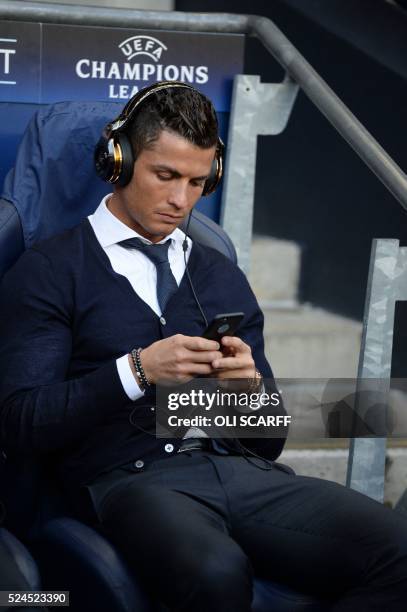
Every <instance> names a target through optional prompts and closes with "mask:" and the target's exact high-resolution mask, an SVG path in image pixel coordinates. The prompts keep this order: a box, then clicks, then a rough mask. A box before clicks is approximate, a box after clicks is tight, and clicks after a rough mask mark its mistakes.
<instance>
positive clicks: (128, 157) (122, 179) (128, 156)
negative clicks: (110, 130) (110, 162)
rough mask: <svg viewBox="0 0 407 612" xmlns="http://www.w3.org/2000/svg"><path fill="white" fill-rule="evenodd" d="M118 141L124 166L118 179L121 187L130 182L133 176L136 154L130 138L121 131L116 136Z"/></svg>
mask: <svg viewBox="0 0 407 612" xmlns="http://www.w3.org/2000/svg"><path fill="white" fill-rule="evenodd" d="M116 142H117V144H118V145H119V147H120V150H121V154H122V168H121V172H120V175H119V178H118V180H117V184H118V185H120V186H121V187H125V186H126V185H127V184H128V183H130V181H131V178H132V176H133V171H134V155H133V148H132V146H131V143H130V140H129V139H128V137H127V136H126V134H123V133H121V132H119V133H118V134H117V136H116Z"/></svg>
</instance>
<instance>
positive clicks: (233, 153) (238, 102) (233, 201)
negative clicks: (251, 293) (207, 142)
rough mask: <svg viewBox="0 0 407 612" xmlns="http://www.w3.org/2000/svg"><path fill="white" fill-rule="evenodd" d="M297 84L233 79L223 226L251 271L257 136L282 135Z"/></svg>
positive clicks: (247, 77)
mask: <svg viewBox="0 0 407 612" xmlns="http://www.w3.org/2000/svg"><path fill="white" fill-rule="evenodd" d="M297 92H298V85H297V84H296V83H295V82H294V81H293V80H292V79H291V78H290V77H289V76H286V78H285V79H284V81H283V82H282V83H261V82H260V77H259V76H257V75H256V76H254V75H253V76H252V75H246V74H245V75H238V76H236V77H235V80H234V87H233V96H232V107H231V113H230V123H229V135H228V149H227V155H226V168H225V177H224V186H223V195H222V206H221V225H222V227H223V228H224V229H225V230H226V231H227V233H228V234H229V236H230V237H231V239H232V241H233V243H234V245H235V247H236V251H237V256H238V262H239V266H240V267H241V268H242V270H243V271H244V272H245V273H246V274H247V273H248V271H249V261H250V247H251V237H252V226H253V206H254V187H255V178H256V176H255V175H256V153H257V136H258V135H264V136H273V135H276V134H280V133H281V132H282V131H283V130H284V128H285V127H286V125H287V122H288V119H289V117H290V114H291V111H292V108H293V106H294V102H295V98H296V96H297Z"/></svg>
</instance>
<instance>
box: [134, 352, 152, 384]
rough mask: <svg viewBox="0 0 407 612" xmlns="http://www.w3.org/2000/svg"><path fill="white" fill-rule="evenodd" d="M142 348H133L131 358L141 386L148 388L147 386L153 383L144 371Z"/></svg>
mask: <svg viewBox="0 0 407 612" xmlns="http://www.w3.org/2000/svg"><path fill="white" fill-rule="evenodd" d="M141 351H142V349H141V348H138V349H133V350H132V351H131V353H130V354H131V358H132V360H133V364H134V369H135V370H136V375H137V379H138V381H139V387H140V388H141V390H144V389H146V387H150V386H151V383H150V382H149V381H148V378H147V376H146V374H145V372H144V369H143V366H142V365H141V359H140V353H141Z"/></svg>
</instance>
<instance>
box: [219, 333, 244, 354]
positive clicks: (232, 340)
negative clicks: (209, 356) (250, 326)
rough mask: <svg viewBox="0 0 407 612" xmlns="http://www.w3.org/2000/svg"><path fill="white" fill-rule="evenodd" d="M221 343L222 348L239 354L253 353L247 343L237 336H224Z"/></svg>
mask: <svg viewBox="0 0 407 612" xmlns="http://www.w3.org/2000/svg"><path fill="white" fill-rule="evenodd" d="M221 343H222V346H224V347H227V348H228V349H234V350H235V351H236V352H238V353H251V348H250V346H249V345H248V344H245V342H243V340H242V339H241V338H238V337H237V336H223V338H222V339H221Z"/></svg>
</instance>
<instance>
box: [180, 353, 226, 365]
mask: <svg viewBox="0 0 407 612" xmlns="http://www.w3.org/2000/svg"><path fill="white" fill-rule="evenodd" d="M222 357H223V355H222V353H221V352H220V351H190V350H188V351H187V352H186V355H185V358H186V359H187V361H188V362H190V363H210V364H211V363H212V362H213V361H217V360H219V359H221V358H222Z"/></svg>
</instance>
